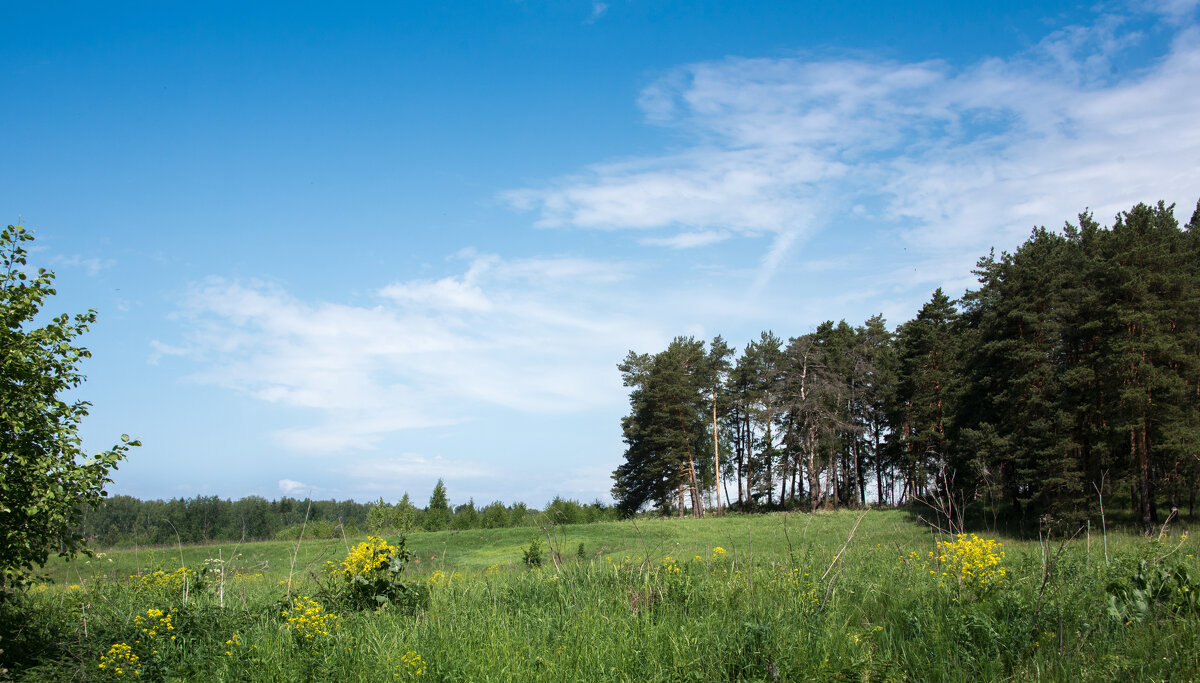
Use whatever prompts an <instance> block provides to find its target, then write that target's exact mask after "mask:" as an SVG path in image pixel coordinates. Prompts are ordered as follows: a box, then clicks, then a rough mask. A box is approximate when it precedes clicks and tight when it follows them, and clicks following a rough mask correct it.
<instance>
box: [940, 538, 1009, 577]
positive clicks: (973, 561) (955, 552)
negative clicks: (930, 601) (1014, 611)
mask: <svg viewBox="0 0 1200 683" xmlns="http://www.w3.org/2000/svg"><path fill="white" fill-rule="evenodd" d="M1000 545H1001V544H1000V543H999V542H998V541H994V540H992V539H990V538H980V537H978V536H976V535H975V534H971V535H970V536H967V535H965V534H959V535H958V540H956V541H938V544H937V551H936V552H931V553H929V559H930V560H931V561H932V562H934V563H936V565H937V567H938V569H940V573H941V575H942V576H946V577H950V578H954V579H956V580H957V581H958V583H959V584H960V585H969V586H971V587H977V588H986V587H988V586H990V585H995V584H997V583H1000V582H1001V581H1003V580H1004V577H1005V576H1006V575H1007V574H1006V572H1005V570H1004V567H1003V566H1002V565H1001V563H1002V562H1003V561H1004V551H1003V550H1000ZM929 573H930V574H934V575H937V574H938V573H939V572H938V570H934V569H931V570H930V572H929Z"/></svg>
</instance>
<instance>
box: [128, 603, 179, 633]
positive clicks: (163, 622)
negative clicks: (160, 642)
mask: <svg viewBox="0 0 1200 683" xmlns="http://www.w3.org/2000/svg"><path fill="white" fill-rule="evenodd" d="M133 623H134V625H135V626H138V627H139V628H141V629H142V634H143V635H145V636H146V637H147V638H155V637H157V636H158V635H159V634H160V633H161V634H163V635H166V634H167V633H169V632H171V631H174V630H175V625H174V624H173V623H171V613H170V612H164V611H162V610H160V609H155V608H153V607H151V608H150V609H148V610H146V615H145V616H142V615H140V614H139V615H138V616H136V617H134V618H133ZM171 640H175V636H171Z"/></svg>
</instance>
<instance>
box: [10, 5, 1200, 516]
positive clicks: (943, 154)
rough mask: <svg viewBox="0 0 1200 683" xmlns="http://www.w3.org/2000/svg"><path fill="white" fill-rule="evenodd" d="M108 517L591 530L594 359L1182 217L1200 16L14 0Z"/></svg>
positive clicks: (841, 311)
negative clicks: (84, 329)
mask: <svg viewBox="0 0 1200 683" xmlns="http://www.w3.org/2000/svg"><path fill="white" fill-rule="evenodd" d="M0 26H3V27H4V29H5V30H4V33H5V37H4V40H3V41H0V97H2V101H3V102H4V105H3V106H2V107H0V159H3V162H2V163H0V214H2V215H0V221H3V223H2V224H9V223H13V224H16V223H21V224H24V225H25V226H26V227H27V228H29V229H31V230H33V231H34V232H35V234H36V236H37V239H36V241H35V242H34V243H33V252H32V254H31V263H32V264H34V265H37V266H44V267H47V268H50V269H52V270H53V271H54V272H55V274H56V276H57V288H58V296H56V297H54V298H53V299H52V300H51V301H50V302H49V304H48V306H47V308H46V311H45V312H46V313H47V314H51V313H53V314H58V313H63V312H80V311H84V310H87V309H89V308H90V309H95V310H96V311H97V313H98V322H97V323H96V324H95V325H94V326H93V327H92V329H91V331H90V332H89V333H88V334H87V335H86V336H85V337H84V338H83V340H82V341H83V343H84V344H85V345H86V346H88V347H89V348H90V349H91V350H92V353H93V358H91V359H90V360H88V361H87V362H86V363H85V365H84V366H83V370H84V372H85V374H86V375H87V376H88V381H87V383H86V384H84V385H83V386H82V387H81V388H80V389H79V390H78V391H77V392H76V393H77V397H78V398H81V399H84V400H87V401H90V402H91V404H92V410H91V415H90V417H89V418H88V419H87V420H86V421H85V422H84V425H83V427H82V430H81V433H82V435H83V438H84V442H85V446H86V447H87V448H88V449H89V450H92V451H96V450H102V449H104V448H107V447H108V446H110V445H111V444H113V443H115V442H116V440H117V439H118V438H119V436H120V434H122V433H128V434H130V435H132V436H134V437H137V438H140V439H141V441H142V443H143V446H142V447H140V448H138V449H136V450H135V451H134V452H133V453H132V454H131V456H130V457H129V459H128V460H127V461H126V462H124V463H123V464H122V465H121V466H120V469H119V470H118V471H116V472H114V473H113V479H114V482H113V484H112V485H111V486H109V487H108V491H109V493H110V494H128V495H133V496H138V497H141V498H163V499H165V498H172V497H192V496H196V495H206V496H207V495H217V496H220V497H222V498H234V499H236V498H239V497H243V496H247V495H260V496H264V497H266V498H269V499H270V498H278V497H279V496H283V495H288V496H297V497H303V496H308V495H311V496H313V497H316V498H338V499H345V498H354V499H356V500H359V501H367V500H374V499H378V498H380V497H382V498H384V499H385V500H389V501H395V500H398V499H399V498H400V496H401V495H403V494H404V493H405V492H408V493H409V494H410V495H411V496H412V498H413V500H414V501H416V502H418V503H419V504H423V503H424V501H426V500H427V499H428V497H429V494H430V492H431V490H432V488H433V486H434V483H435V482H436V481H437V479H439V478H442V479H444V480H445V483H446V487H447V491H448V494H449V498H450V501H451V503H452V504H461V503H464V502H466V501H467V500H469V499H472V500H474V501H475V503H477V504H479V505H484V504H487V503H489V502H491V501H493V500H500V501H503V502H505V503H512V502H516V501H522V502H526V503H528V504H529V505H531V506H535V507H540V506H542V505H544V504H545V503H546V502H547V501H549V500H550V499H551V498H553V497H554V496H556V495H559V496H563V497H566V498H574V499H577V500H581V501H584V502H587V501H591V500H594V499H599V500H601V501H605V502H607V501H610V500H611V498H610V494H609V489H610V487H611V485H612V481H611V478H610V475H611V472H612V470H613V469H614V468H615V467H616V466H617V465H618V464H619V463H620V462H621V460H622V454H623V452H624V444H623V443H622V441H621V429H620V418H621V417H622V416H623V415H624V414H625V413H626V412H627V410H628V395H627V391H626V389H625V388H624V387H623V386H622V384H621V378H620V375H619V373H618V371H617V369H616V364H617V363H618V362H619V361H620V360H621V359H622V358H623V357H624V356H625V355H626V353H627V352H628V351H630V350H635V351H638V352H656V351H659V350H661V349H663V348H665V346H666V345H667V343H669V341H670V340H671V339H672V338H673V337H675V336H677V335H691V336H696V337H698V338H703V339H711V338H712V337H713V336H715V335H717V334H720V335H723V336H724V337H725V338H726V339H727V340H729V341H730V342H731V343H732V344H734V345H735V346H737V347H744V346H745V344H746V343H747V342H749V341H750V340H751V339H754V338H757V337H758V335H759V333H760V332H761V331H763V330H768V329H769V330H773V331H774V332H775V333H776V334H777V335H779V336H781V337H783V338H785V339H786V338H787V337H790V336H796V335H800V334H805V333H807V332H810V331H812V330H813V329H814V328H815V327H816V326H817V325H818V324H820V323H821V322H822V321H824V320H835V321H836V320H841V319H845V320H846V321H847V322H849V323H851V324H861V323H862V322H863V321H864V320H865V319H866V318H868V317H869V316H871V315H874V314H880V313H881V314H883V315H884V316H885V318H886V319H887V321H888V324H889V326H892V327H894V326H896V325H898V324H900V323H903V322H904V321H906V320H908V319H910V318H912V317H913V316H914V315H915V314H916V312H917V311H918V310H919V308H920V307H921V305H922V304H923V303H924V302H925V301H927V300H928V299H929V297H930V295H931V294H932V292H933V291H934V290H935V289H936V288H938V287H943V288H945V290H946V291H947V292H948V293H949V294H950V295H951V296H960V295H961V294H962V292H963V291H964V290H965V289H967V288H969V287H972V286H973V285H975V284H976V283H975V281H974V279H973V276H972V275H971V268H972V266H973V265H974V264H975V262H976V261H977V260H978V259H979V258H980V257H981V256H984V255H986V254H987V253H988V251H989V249H992V248H995V249H996V250H997V252H1000V251H1003V250H1009V251H1011V250H1014V249H1015V248H1017V247H1018V246H1019V245H1020V244H1021V243H1022V242H1023V241H1024V239H1025V238H1026V237H1027V236H1028V235H1029V233H1030V231H1031V229H1033V228H1034V227H1036V226H1046V227H1049V228H1052V229H1057V228H1060V227H1061V226H1063V224H1064V223H1065V222H1067V221H1075V220H1076V216H1077V215H1078V214H1079V213H1080V212H1081V211H1084V210H1090V211H1092V212H1093V213H1094V215H1095V217H1096V219H1097V220H1099V221H1100V222H1101V223H1102V224H1111V222H1112V220H1113V217H1114V216H1115V215H1116V214H1117V213H1118V212H1119V211H1121V210H1127V209H1129V208H1130V207H1132V206H1133V205H1134V204H1136V203H1138V202H1147V203H1151V202H1156V201H1159V200H1164V201H1166V202H1167V203H1175V204H1177V207H1178V208H1177V212H1176V215H1177V216H1178V217H1179V218H1180V219H1181V221H1186V220H1187V219H1188V218H1189V217H1190V216H1191V213H1192V210H1193V208H1195V206H1196V202H1197V199H1198V198H1200V115H1198V114H1197V112H1200V11H1198V2H1197V0H1144V1H1143V0H1137V1H1133V2H1116V3H1099V4H1094V3H1093V4H1081V3H1073V2H1057V1H1055V0H1049V1H1043V2H1034V3H1030V2H988V1H981V2H974V3H961V2H960V3H946V2H928V1H927V2H907V3H899V4H897V3H883V2H874V3H872V2H857V3H807V2H795V1H794V0H791V1H786V2H755V3H746V2H736V1H730V2H718V1H701V2H672V1H669V0H662V1H655V2H649V1H646V0H610V1H609V2H588V1H583V0H580V1H575V0H557V1H554V2H549V1H542V2H538V1H534V0H486V1H485V0H480V1H477V2H468V1H463V2H453V3H447V2H441V1H439V0H414V1H412V2H404V3H364V4H357V3H354V4H352V3H317V2H288V3H268V2H264V3H241V2H239V3H226V2H219V1H214V2H207V3H162V2H113V3H103V4H98V3H23V2H13V1H9V0H0Z"/></svg>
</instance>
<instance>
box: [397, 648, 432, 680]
mask: <svg viewBox="0 0 1200 683" xmlns="http://www.w3.org/2000/svg"><path fill="white" fill-rule="evenodd" d="M400 662H401V663H400V664H398V665H396V673H394V674H392V677H393V678H400V676H401V675H402V674H403V675H404V676H405V677H406V678H416V677H417V676H420V675H421V674H423V673H425V660H424V659H421V655H419V654H417V653H416V652H413V651H412V650H409V651H408V652H405V653H404V654H403V655H401V657H400Z"/></svg>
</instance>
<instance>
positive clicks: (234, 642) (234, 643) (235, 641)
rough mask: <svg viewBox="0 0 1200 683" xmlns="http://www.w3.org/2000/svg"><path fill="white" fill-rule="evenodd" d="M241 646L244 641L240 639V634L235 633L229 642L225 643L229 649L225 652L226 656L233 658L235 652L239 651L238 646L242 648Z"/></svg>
mask: <svg viewBox="0 0 1200 683" xmlns="http://www.w3.org/2000/svg"><path fill="white" fill-rule="evenodd" d="M241 644H242V639H241V638H240V637H238V634H236V633H235V634H233V635H232V636H230V637H229V640H227V641H225V646H226V647H228V648H229V649H228V650H226V651H225V656H226V657H232V656H233V651H234V650H236V649H238V646H240V645H241Z"/></svg>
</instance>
